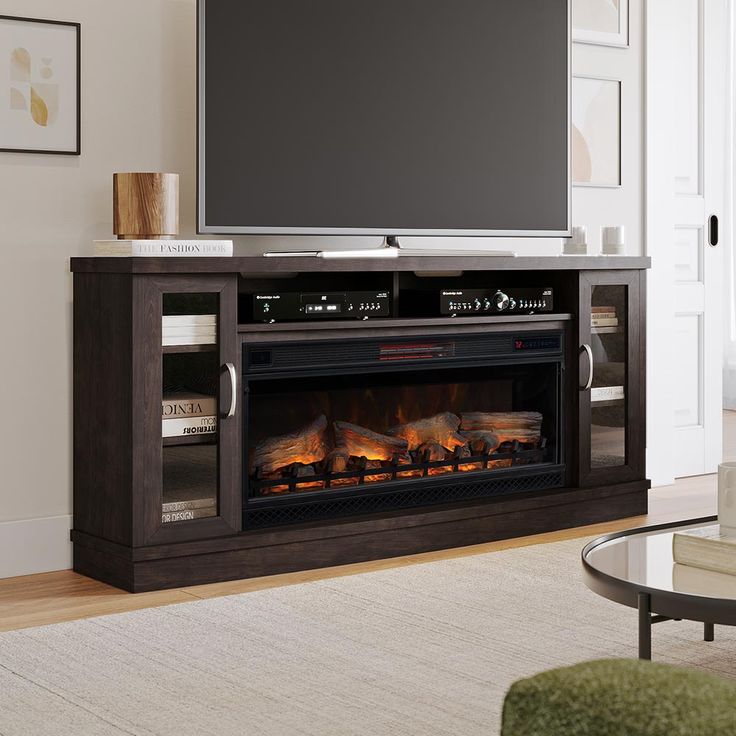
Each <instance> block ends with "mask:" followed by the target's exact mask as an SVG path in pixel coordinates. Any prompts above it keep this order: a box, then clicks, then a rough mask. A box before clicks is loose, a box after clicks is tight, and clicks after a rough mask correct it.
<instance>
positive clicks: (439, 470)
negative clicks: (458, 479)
mask: <svg viewBox="0 0 736 736" xmlns="http://www.w3.org/2000/svg"><path fill="white" fill-rule="evenodd" d="M417 453H418V454H419V459H420V460H421V462H424V463H434V462H439V461H441V460H445V459H447V457H448V455H449V456H450V457H452V454H453V453H448V451H447V450H446V449H445V448H444V447H443V446H442V445H440V444H439V443H437V442H426V443H425V444H423V445H420V446H419V447H418V448H417ZM452 471H453V466H452V465H439V466H437V467H436V468H430V469H429V470H428V471H427V475H444V474H445V473H452Z"/></svg>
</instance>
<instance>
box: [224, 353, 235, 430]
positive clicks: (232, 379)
mask: <svg viewBox="0 0 736 736" xmlns="http://www.w3.org/2000/svg"><path fill="white" fill-rule="evenodd" d="M224 371H227V372H228V375H229V376H230V408H229V409H228V410H227V413H223V417H224V418H225V419H230V417H234V416H235V410H236V409H237V408H238V375H237V373H236V372H235V366H234V365H233V364H232V363H225V365H224V366H223V372H224Z"/></svg>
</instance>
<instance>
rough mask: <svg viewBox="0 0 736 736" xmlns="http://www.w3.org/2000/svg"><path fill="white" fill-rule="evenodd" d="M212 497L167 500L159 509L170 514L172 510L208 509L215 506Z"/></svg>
mask: <svg viewBox="0 0 736 736" xmlns="http://www.w3.org/2000/svg"><path fill="white" fill-rule="evenodd" d="M216 506H217V504H216V503H215V499H214V498H195V499H192V500H191V501H169V502H167V503H164V504H163V506H162V507H161V510H162V511H163V512H164V513H165V514H170V513H172V512H174V511H196V510H199V509H203V510H208V509H214V508H216Z"/></svg>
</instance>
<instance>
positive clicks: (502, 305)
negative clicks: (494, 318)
mask: <svg viewBox="0 0 736 736" xmlns="http://www.w3.org/2000/svg"><path fill="white" fill-rule="evenodd" d="M493 302H494V303H495V305H496V309H498V311H499V312H503V310H504V309H508V306H509V298H508V296H507V295H506V294H504V293H503V292H502V291H497V292H496V293H495V295H494V297H493Z"/></svg>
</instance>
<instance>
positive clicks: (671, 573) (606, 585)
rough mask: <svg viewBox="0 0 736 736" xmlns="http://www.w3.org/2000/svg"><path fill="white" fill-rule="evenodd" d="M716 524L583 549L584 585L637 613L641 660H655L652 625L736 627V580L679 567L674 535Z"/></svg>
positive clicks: (640, 534)
mask: <svg viewBox="0 0 736 736" xmlns="http://www.w3.org/2000/svg"><path fill="white" fill-rule="evenodd" d="M716 523H718V519H717V517H715V516H711V517H706V518H703V519H694V520H692V521H688V522H685V523H683V522H677V523H675V524H662V525H660V526H650V527H645V528H642V529H631V530H629V531H625V532H617V533H615V534H607V535H606V536H603V537H599V538H598V539H594V540H593V541H592V542H590V543H589V544H587V545H586V546H585V548H584V549H583V553H582V560H583V575H584V581H585V584H586V585H587V586H588V588H590V589H591V590H592V591H594V592H595V593H598V595H601V596H603V597H604V598H608V599H609V600H612V601H615V602H616V603H620V604H621V605H624V606H630V607H631V608H637V609H638V610H639V658H640V659H651V658H652V624H655V623H659V622H661V621H681V620H683V619H684V620H687V621H702V622H703V624H704V626H705V630H704V639H705V641H713V626H714V624H726V625H729V626H736V575H725V574H723V573H718V572H711V571H709V570H701V569H700V568H696V567H690V566H688V565H680V564H677V563H676V562H675V561H674V559H673V556H672V535H673V534H674V532H676V531H679V530H681V529H687V528H692V527H698V526H709V525H711V524H716Z"/></svg>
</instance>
